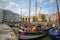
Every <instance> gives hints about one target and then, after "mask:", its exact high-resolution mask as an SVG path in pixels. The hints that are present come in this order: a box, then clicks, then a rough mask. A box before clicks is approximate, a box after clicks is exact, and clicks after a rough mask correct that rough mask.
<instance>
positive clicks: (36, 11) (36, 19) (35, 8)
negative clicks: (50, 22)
mask: <svg viewBox="0 0 60 40" xmlns="http://www.w3.org/2000/svg"><path fill="white" fill-rule="evenodd" d="M35 7H36V8H35V13H36V21H37V0H36V5H35Z"/></svg>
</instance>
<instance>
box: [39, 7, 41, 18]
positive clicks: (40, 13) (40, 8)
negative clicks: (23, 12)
mask: <svg viewBox="0 0 60 40" xmlns="http://www.w3.org/2000/svg"><path fill="white" fill-rule="evenodd" d="M40 14H41V7H40V12H39V18H40Z"/></svg>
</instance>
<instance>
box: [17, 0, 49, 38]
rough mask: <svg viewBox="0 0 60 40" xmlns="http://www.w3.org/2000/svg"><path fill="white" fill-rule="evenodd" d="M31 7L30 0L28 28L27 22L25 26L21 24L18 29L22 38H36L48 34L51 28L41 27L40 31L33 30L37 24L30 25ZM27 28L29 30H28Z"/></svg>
mask: <svg viewBox="0 0 60 40" xmlns="http://www.w3.org/2000/svg"><path fill="white" fill-rule="evenodd" d="M30 7H31V0H29V25H28V26H29V27H28V29H27V28H26V27H27V26H25V25H26V24H25V25H24V26H20V27H21V28H20V29H19V30H18V31H19V38H20V39H34V38H38V37H42V36H44V35H46V34H47V33H48V31H49V29H50V28H47V29H41V28H39V29H40V30H39V31H36V30H34V32H32V31H31V30H32V28H33V27H34V26H35V25H30V9H31V8H30ZM36 11H37V0H36ZM36 14H37V12H36ZM27 24H28V23H27ZM26 29H27V30H28V31H26ZM34 29H36V28H34ZM46 30H47V31H46Z"/></svg>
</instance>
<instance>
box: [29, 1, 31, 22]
mask: <svg viewBox="0 0 60 40" xmlns="http://www.w3.org/2000/svg"><path fill="white" fill-rule="evenodd" d="M30 13H31V0H29V23H30Z"/></svg>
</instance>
